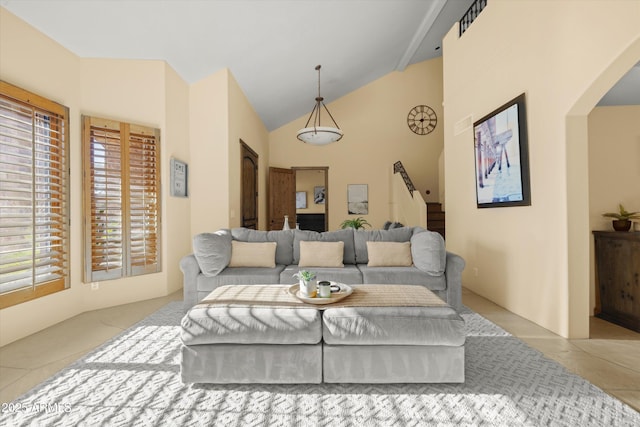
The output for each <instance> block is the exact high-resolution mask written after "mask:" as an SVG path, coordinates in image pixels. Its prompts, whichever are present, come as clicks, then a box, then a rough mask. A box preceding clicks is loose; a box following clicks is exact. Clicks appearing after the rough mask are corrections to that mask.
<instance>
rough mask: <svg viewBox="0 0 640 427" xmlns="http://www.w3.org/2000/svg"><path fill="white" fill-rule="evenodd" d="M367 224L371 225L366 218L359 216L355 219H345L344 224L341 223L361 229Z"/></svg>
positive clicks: (341, 225) (344, 225)
mask: <svg viewBox="0 0 640 427" xmlns="http://www.w3.org/2000/svg"><path fill="white" fill-rule="evenodd" d="M365 225H368V226H369V227H371V224H369V223H368V222H367V220H366V219H364V218H362V217H358V218H353V219H345V220H344V221H342V224H340V227H341V228H353V229H355V230H359V229H361V228H364V227H365Z"/></svg>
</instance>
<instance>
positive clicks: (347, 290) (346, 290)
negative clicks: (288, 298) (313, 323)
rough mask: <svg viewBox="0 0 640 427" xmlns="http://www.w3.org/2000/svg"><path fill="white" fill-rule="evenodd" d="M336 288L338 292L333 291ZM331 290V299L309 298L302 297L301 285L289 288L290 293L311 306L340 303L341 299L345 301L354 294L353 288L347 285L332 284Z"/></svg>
mask: <svg viewBox="0 0 640 427" xmlns="http://www.w3.org/2000/svg"><path fill="white" fill-rule="evenodd" d="M335 286H337V287H338V288H339V290H338V291H337V292H336V291H334V290H333V289H334V288H335ZM331 288H332V290H331V296H330V297H329V298H321V297H315V298H309V297H305V296H302V295H300V285H298V284H295V285H292V286H291V287H289V293H290V294H291V295H293V296H294V297H296V298H298V299H299V300H300V301H302V302H307V303H309V304H318V305H322V304H331V303H334V302H338V301H340V300H341V299H344V298H346V297H348V296H349V295H351V294H352V293H353V288H352V287H351V286H349V285H345V284H344V283H338V282H331Z"/></svg>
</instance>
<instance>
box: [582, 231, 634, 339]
mask: <svg viewBox="0 0 640 427" xmlns="http://www.w3.org/2000/svg"><path fill="white" fill-rule="evenodd" d="M593 234H594V237H595V253H596V316H597V317H600V318H602V319H605V320H607V321H609V322H613V323H616V324H618V325H620V326H624V327H625V328H629V329H633V330H634V331H637V332H640V232H628V233H627V232H607V231H594V232H593Z"/></svg>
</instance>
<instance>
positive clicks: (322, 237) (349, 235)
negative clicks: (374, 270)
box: [293, 228, 356, 264]
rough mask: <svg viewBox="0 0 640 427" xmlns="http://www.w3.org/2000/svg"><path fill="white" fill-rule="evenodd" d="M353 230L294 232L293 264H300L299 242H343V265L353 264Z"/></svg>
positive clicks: (354, 258) (354, 260)
mask: <svg viewBox="0 0 640 427" xmlns="http://www.w3.org/2000/svg"><path fill="white" fill-rule="evenodd" d="M353 234H354V233H353V229H352V228H347V229H344V230H337V231H325V232H323V233H318V232H317V231H309V230H295V234H294V238H293V264H298V263H299V262H300V242H301V241H314V242H344V257H343V260H342V262H343V263H344V264H355V263H356V254H355V248H354V242H353Z"/></svg>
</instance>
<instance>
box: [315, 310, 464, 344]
mask: <svg viewBox="0 0 640 427" xmlns="http://www.w3.org/2000/svg"><path fill="white" fill-rule="evenodd" d="M322 324H323V326H322V338H323V340H324V342H325V343H327V344H339V345H428V346H460V345H463V344H464V342H465V331H464V320H463V319H462V317H460V315H459V314H458V313H456V311H455V310H454V309H453V308H451V307H448V306H444V307H341V308H327V309H326V310H325V311H324V313H323V314H322Z"/></svg>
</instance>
